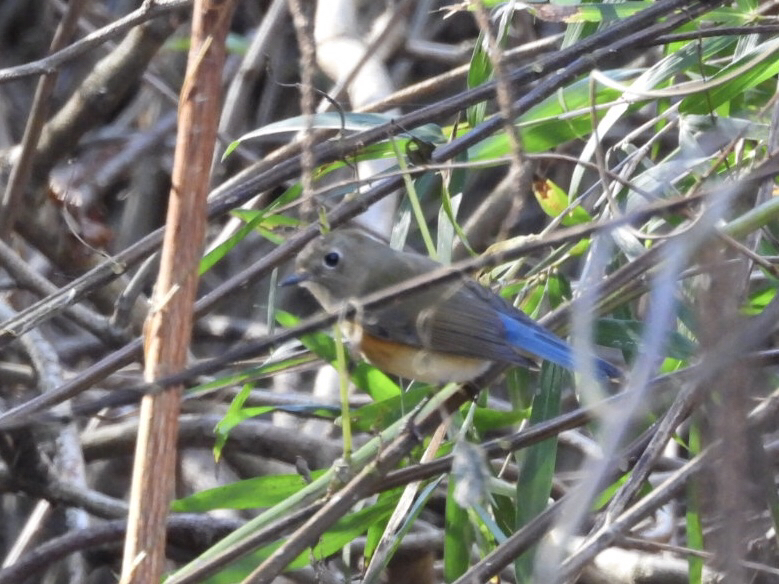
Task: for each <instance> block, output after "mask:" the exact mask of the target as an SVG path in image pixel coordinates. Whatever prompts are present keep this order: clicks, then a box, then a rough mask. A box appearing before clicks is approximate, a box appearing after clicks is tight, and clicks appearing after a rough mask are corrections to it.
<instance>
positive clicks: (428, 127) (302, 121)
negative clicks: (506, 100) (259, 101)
mask: <svg viewBox="0 0 779 584" xmlns="http://www.w3.org/2000/svg"><path fill="white" fill-rule="evenodd" d="M394 119H395V116H392V115H387V114H375V113H356V112H343V113H341V112H324V113H319V114H314V115H313V116H311V118H310V119H309V118H308V117H306V116H295V117H293V118H287V119H286V120H281V121H278V122H273V123H272V124H268V125H267V126H263V127H262V128H259V129H257V130H254V131H252V132H249V133H247V134H244V135H243V136H241V137H240V138H238V139H237V140H236V141H235V142H232V143H231V144H230V145H229V146H228V147H227V149H226V150H225V153H224V156H223V157H222V160H224V159H225V158H226V157H227V156H229V155H230V154H231V153H232V151H233V150H235V149H236V148H237V147H238V146H239V145H240V144H241V142H245V141H246V140H251V139H252V138H260V137H263V136H270V135H273V134H280V133H284V132H300V131H304V130H307V129H308V128H314V129H316V130H341V131H348V132H361V131H364V130H370V129H372V128H375V127H377V126H383V125H384V124H388V123H391V122H392V121H393V120H394ZM399 135H400V136H413V137H414V138H416V139H418V140H422V141H424V142H433V143H435V144H442V143H444V142H445V141H446V137H445V136H444V133H443V132H442V130H441V127H440V126H438V125H437V124H424V125H422V126H419V127H418V128H414V129H413V130H410V131H407V132H402V133H400V134H399Z"/></svg>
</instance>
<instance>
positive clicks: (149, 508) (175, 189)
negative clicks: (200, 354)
mask: <svg viewBox="0 0 779 584" xmlns="http://www.w3.org/2000/svg"><path fill="white" fill-rule="evenodd" d="M233 6H234V3H233V2H231V1H230V0H225V1H224V2H219V1H218V0H217V1H212V0H196V2H195V6H194V15H193V23H192V34H191V44H190V51H189V56H188V61H187V74H186V77H185V81H184V85H183V87H182V89H181V104H180V107H179V131H178V135H177V142H176V144H177V146H176V153H175V157H174V163H173V178H172V183H173V184H172V188H171V192H170V198H169V204H168V217H167V221H166V230H165V238H164V241H163V247H162V254H161V260H160V271H159V276H158V279H157V285H156V287H155V297H154V302H153V305H154V306H153V310H152V312H151V314H150V317H149V320H147V323H146V331H145V332H146V336H145V357H146V366H145V371H144V375H145V378H146V379H147V380H154V379H158V378H159V377H160V376H164V375H166V374H168V373H171V372H173V371H179V370H181V369H183V368H184V367H185V366H186V362H187V350H188V347H189V340H190V336H191V332H192V320H193V316H192V315H193V305H194V301H195V292H196V289H197V280H198V269H197V268H198V263H199V261H200V256H201V253H202V247H203V240H204V238H205V228H206V217H207V212H206V208H207V204H206V197H207V195H208V183H209V171H210V167H211V158H212V156H213V154H214V144H215V142H216V128H217V124H218V121H219V109H218V108H219V103H220V99H219V95H220V89H221V75H222V68H223V66H224V61H225V53H226V49H225V44H224V43H225V37H226V35H227V30H228V27H229V25H230V16H231V15H232V11H233ZM181 389H182V388H181V385H177V386H174V387H170V388H169V389H168V390H167V391H165V392H163V393H161V394H159V395H156V396H153V397H152V396H149V397H147V398H145V399H144V400H143V401H142V403H141V414H140V426H139V430H138V442H137V446H136V456H135V465H134V468H133V481H132V490H131V494H130V513H129V517H128V529H127V539H126V540H125V549H124V560H123V565H122V578H121V581H122V582H123V583H130V582H138V583H142V582H144V583H145V582H158V581H159V580H160V577H161V575H162V570H163V565H164V561H165V522H166V519H167V515H168V508H169V506H170V500H171V497H172V494H173V485H174V474H175V473H174V470H175V468H174V467H175V462H176V452H177V450H176V437H177V434H178V413H179V401H180V397H181Z"/></svg>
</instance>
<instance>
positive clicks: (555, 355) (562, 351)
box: [500, 314, 622, 378]
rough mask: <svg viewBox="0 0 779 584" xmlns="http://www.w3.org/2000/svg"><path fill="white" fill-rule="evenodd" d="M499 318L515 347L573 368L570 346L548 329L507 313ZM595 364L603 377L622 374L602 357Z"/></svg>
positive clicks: (508, 338) (567, 367)
mask: <svg viewBox="0 0 779 584" xmlns="http://www.w3.org/2000/svg"><path fill="white" fill-rule="evenodd" d="M500 320H501V322H502V323H503V326H504V327H505V329H506V335H507V337H506V340H507V341H508V342H509V343H510V344H511V345H513V346H514V347H516V348H517V349H520V350H522V351H526V352H528V353H532V354H533V355H537V356H538V357H541V358H542V359H546V360H547V361H551V362H552V363H554V364H556V365H560V366H561V367H565V368H566V369H571V370H573V369H574V363H573V353H572V352H571V347H570V346H569V345H568V344H567V343H566V342H565V341H563V340H562V339H560V338H558V337H557V336H555V335H554V334H553V333H551V332H550V331H548V330H546V329H545V328H543V327H541V326H540V325H538V324H536V323H534V322H532V321H530V322H523V321H521V320H518V319H517V318H516V317H513V316H511V315H508V314H501V315H500ZM595 366H596V367H597V369H598V373H599V374H600V375H602V376H603V377H606V378H618V377H621V376H622V373H621V372H620V370H619V369H617V367H615V366H614V365H612V364H611V363H609V362H608V361H604V360H603V359H596V360H595Z"/></svg>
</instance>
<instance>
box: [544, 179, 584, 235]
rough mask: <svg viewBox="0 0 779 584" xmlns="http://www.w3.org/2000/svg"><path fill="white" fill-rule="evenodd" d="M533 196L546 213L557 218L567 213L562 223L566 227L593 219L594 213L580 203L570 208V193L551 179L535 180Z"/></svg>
mask: <svg viewBox="0 0 779 584" xmlns="http://www.w3.org/2000/svg"><path fill="white" fill-rule="evenodd" d="M533 196H534V197H535V198H536V201H538V204H539V205H540V206H541V209H542V210H543V211H544V213H546V214H547V215H549V216H550V217H553V218H556V217H559V216H560V215H561V214H563V213H565V216H564V217H563V219H562V224H563V225H565V226H566V227H571V226H573V225H580V224H582V223H588V222H590V221H592V215H590V214H589V213H588V212H587V211H586V210H585V209H584V208H583V207H581V206H580V205H576V206H575V207H573V208H572V209H569V207H570V206H571V199H570V197H569V196H568V193H566V192H565V191H564V190H563V189H561V188H560V187H559V186H557V185H556V184H555V183H554V182H552V181H551V180H549V179H546V180H536V181H533Z"/></svg>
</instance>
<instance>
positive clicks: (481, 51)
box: [466, 33, 492, 128]
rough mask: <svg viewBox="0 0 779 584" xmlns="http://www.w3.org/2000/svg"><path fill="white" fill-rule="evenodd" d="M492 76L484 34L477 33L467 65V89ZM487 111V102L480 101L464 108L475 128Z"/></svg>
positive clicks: (472, 126)
mask: <svg viewBox="0 0 779 584" xmlns="http://www.w3.org/2000/svg"><path fill="white" fill-rule="evenodd" d="M490 77H492V63H491V62H490V56H489V52H488V50H487V47H486V42H485V40H484V34H482V33H479V36H478V38H477V39H476V46H475V47H474V49H473V54H472V55H471V64H470V66H469V67H468V77H467V84H468V89H473V88H474V87H478V86H479V85H481V84H482V83H485V82H486V81H489V79H490ZM486 111H487V102H486V101H480V102H478V103H476V104H474V105H472V106H469V107H468V109H467V110H466V119H467V120H468V125H469V126H470V127H471V128H475V127H476V126H478V125H479V124H481V123H482V122H483V121H484V115H485V112H486Z"/></svg>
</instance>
